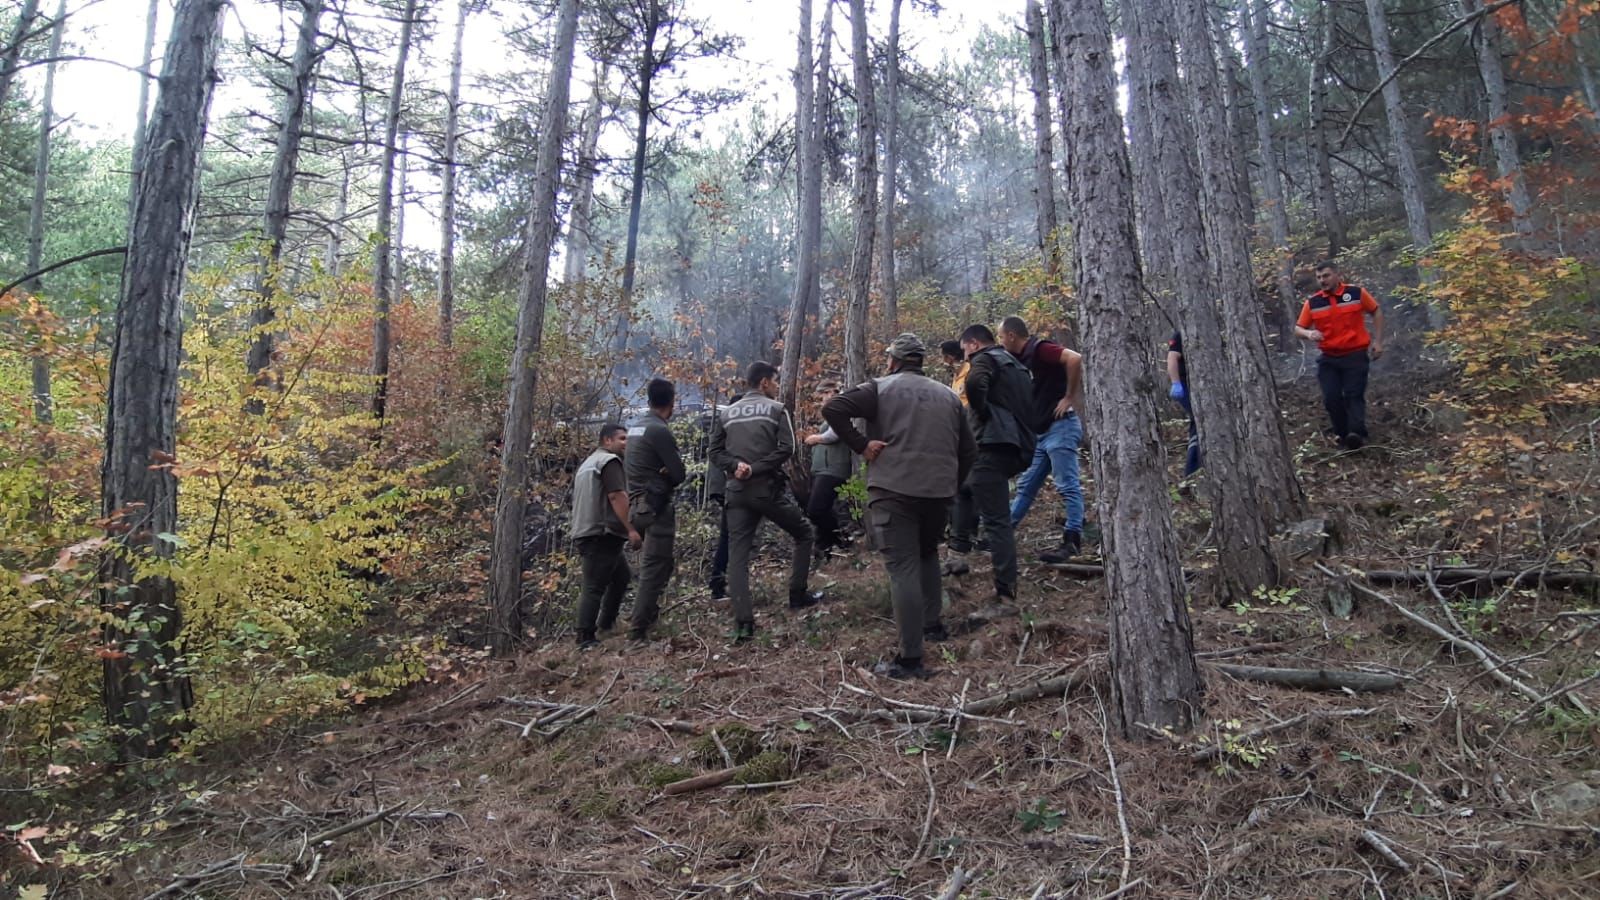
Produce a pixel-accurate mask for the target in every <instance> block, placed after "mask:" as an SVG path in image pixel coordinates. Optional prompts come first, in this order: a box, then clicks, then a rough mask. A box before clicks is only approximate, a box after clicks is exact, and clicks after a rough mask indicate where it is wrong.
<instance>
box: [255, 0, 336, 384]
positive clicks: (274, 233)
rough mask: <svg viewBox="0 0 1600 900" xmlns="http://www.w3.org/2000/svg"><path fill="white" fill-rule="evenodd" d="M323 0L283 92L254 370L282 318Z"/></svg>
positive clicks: (259, 276)
mask: <svg viewBox="0 0 1600 900" xmlns="http://www.w3.org/2000/svg"><path fill="white" fill-rule="evenodd" d="M322 8H323V0H304V2H303V4H302V6H301V12H300V33H299V35H298V36H297V37H296V38H295V47H294V57H293V59H292V60H291V61H290V63H289V73H288V75H289V78H288V81H287V82H285V84H284V85H283V88H284V97H283V106H282V110H281V112H280V113H279V118H278V122H279V124H278V142H277V146H276V148H275V149H274V150H273V154H272V170H271V172H270V173H269V174H268V175H267V208H266V212H265V214H264V215H263V216H262V222H261V235H262V241H263V244H264V246H263V247H262V248H261V259H260V261H259V262H258V263H257V266H256V275H255V283H254V285H253V286H252V291H251V292H252V293H253V294H255V300H254V303H253V305H252V307H251V309H250V329H251V331H253V332H254V333H255V338H254V340H252V341H251V343H250V352H249V355H248V356H247V357H246V358H245V366H246V368H247V369H248V370H249V372H250V374H252V375H254V374H256V373H258V372H260V371H261V370H263V369H265V368H266V367H267V366H268V365H270V364H271V362H272V345H273V335H272V322H273V320H274V319H275V318H277V311H276V310H275V309H274V308H273V303H272V301H273V296H274V294H276V293H277V290H278V278H279V275H280V272H279V263H280V261H281V260H282V258H283V241H284V237H285V235H286V234H287V233H288V229H289V206H290V201H291V200H293V198H294V174H295V171H296V169H297V168H298V166H299V165H300V136H301V134H302V132H303V131H304V128H303V127H302V125H303V124H304V122H305V115H306V106H307V104H308V103H309V102H310V96H311V77H312V73H313V72H314V71H315V70H316V67H317V61H318V59H319V57H320V54H319V53H318V50H317V24H318V22H319V20H320V19H321V18H322Z"/></svg>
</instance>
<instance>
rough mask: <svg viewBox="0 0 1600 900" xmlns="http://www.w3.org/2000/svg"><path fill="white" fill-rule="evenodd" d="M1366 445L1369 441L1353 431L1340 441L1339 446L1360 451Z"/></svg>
mask: <svg viewBox="0 0 1600 900" xmlns="http://www.w3.org/2000/svg"><path fill="white" fill-rule="evenodd" d="M1366 444H1367V439H1366V438H1364V437H1362V436H1361V435H1359V434H1356V433H1355V432H1353V431H1352V432H1350V433H1349V434H1347V435H1345V436H1344V437H1342V438H1340V439H1339V446H1341V447H1343V448H1344V449H1346V450H1360V449H1361V448H1362V447H1365V446H1366Z"/></svg>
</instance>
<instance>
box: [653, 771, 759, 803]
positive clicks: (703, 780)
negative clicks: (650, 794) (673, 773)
mask: <svg viewBox="0 0 1600 900" xmlns="http://www.w3.org/2000/svg"><path fill="white" fill-rule="evenodd" d="M743 771H744V766H734V767H733V768H731V769H718V770H717V771H715V772H707V773H705V774H704V775H696V776H694V777H693V778H685V779H683V780H682V781H674V782H673V783H671V784H669V785H667V786H666V787H664V788H662V789H661V793H662V794H663V795H664V796H667V797H675V796H677V795H678V794H688V793H692V792H694V791H703V790H705V789H706V788H714V787H722V786H723V785H725V784H727V783H728V782H730V781H732V780H733V779H735V778H737V777H739V773H740V772H743Z"/></svg>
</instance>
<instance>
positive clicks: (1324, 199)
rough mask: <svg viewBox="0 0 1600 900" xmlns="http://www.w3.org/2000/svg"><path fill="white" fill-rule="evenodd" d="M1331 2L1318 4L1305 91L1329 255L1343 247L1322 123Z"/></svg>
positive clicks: (1341, 221)
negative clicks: (1315, 44) (1315, 36)
mask: <svg viewBox="0 0 1600 900" xmlns="http://www.w3.org/2000/svg"><path fill="white" fill-rule="evenodd" d="M1336 9H1337V7H1334V6H1319V7H1318V8H1317V28H1318V29H1319V30H1320V31H1321V35H1322V36H1321V38H1320V39H1319V44H1320V47H1319V49H1318V50H1317V52H1316V54H1314V55H1313V56H1312V57H1311V76H1310V84H1309V85H1308V90H1307V93H1308V94H1309V95H1310V96H1309V102H1308V106H1309V109H1310V113H1311V155H1312V157H1313V161H1314V163H1315V165H1316V169H1317V211H1318V217H1319V218H1320V219H1321V220H1322V227H1323V230H1324V232H1326V234H1327V236H1328V258H1329V259H1333V258H1334V257H1337V256H1338V255H1339V253H1340V252H1341V251H1342V250H1344V245H1345V226H1344V215H1343V213H1341V212H1340V211H1339V192H1338V190H1337V188H1336V187H1335V185H1334V181H1333V157H1332V156H1331V155H1330V154H1329V152H1328V131H1327V126H1325V125H1324V124H1323V121H1322V120H1323V119H1325V118H1326V117H1327V106H1328V58H1329V57H1330V56H1332V55H1333V35H1334V31H1335V28H1334V11H1335V10H1336Z"/></svg>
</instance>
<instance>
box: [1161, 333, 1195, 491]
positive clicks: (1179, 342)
mask: <svg viewBox="0 0 1600 900" xmlns="http://www.w3.org/2000/svg"><path fill="white" fill-rule="evenodd" d="M1167 380H1168V381H1171V382H1172V386H1171V387H1169V388H1167V396H1168V397H1171V398H1172V399H1173V400H1174V401H1176V402H1177V404H1178V405H1179V406H1181V407H1183V411H1184V413H1185V414H1186V415H1188V417H1189V445H1188V448H1187V449H1186V450H1185V452H1184V457H1183V477H1185V478H1188V477H1189V476H1190V475H1193V474H1194V473H1195V472H1198V471H1199V470H1200V430H1199V429H1198V428H1196V427H1195V424H1194V406H1193V405H1192V403H1191V401H1190V399H1189V361H1188V360H1187V359H1185V358H1184V355H1183V335H1181V334H1179V333H1178V332H1176V331H1174V332H1173V333H1172V337H1171V338H1169V339H1168V340H1167Z"/></svg>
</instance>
